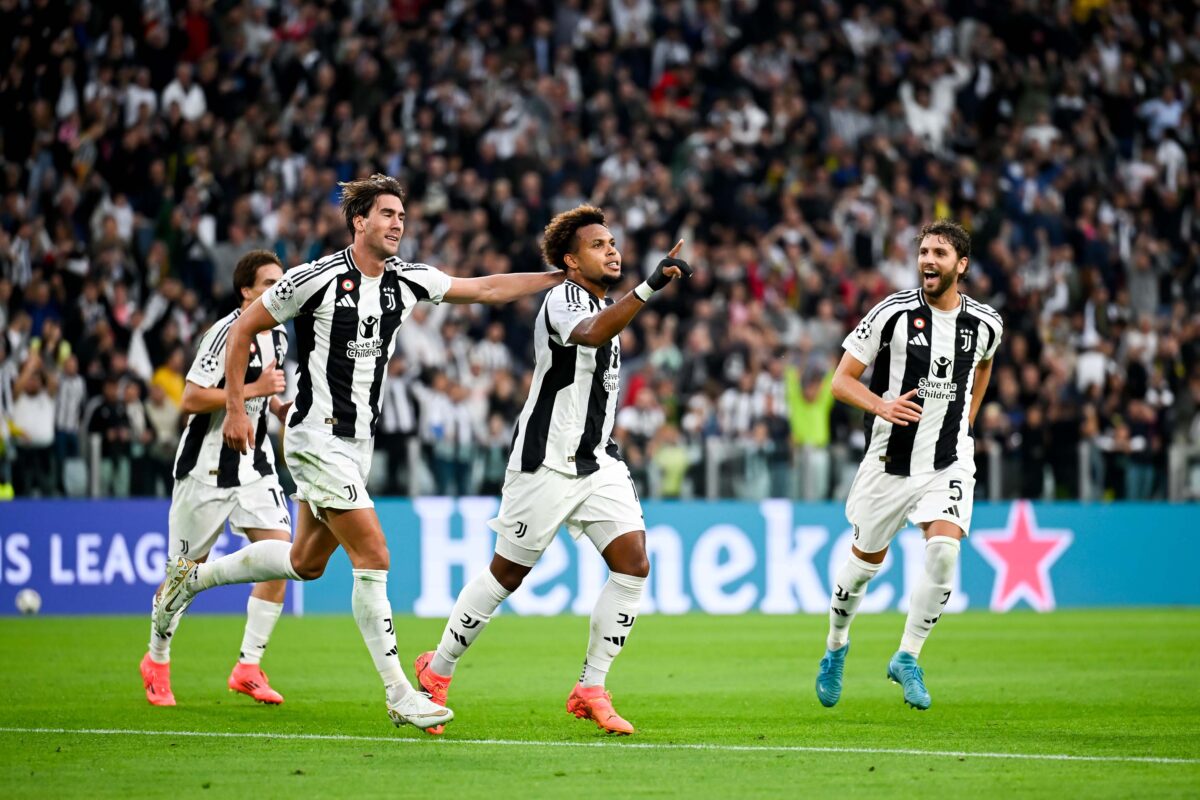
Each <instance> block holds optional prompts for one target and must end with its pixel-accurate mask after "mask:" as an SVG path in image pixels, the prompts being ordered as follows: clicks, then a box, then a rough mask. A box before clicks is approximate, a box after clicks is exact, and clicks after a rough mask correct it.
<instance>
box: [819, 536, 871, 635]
mask: <svg viewBox="0 0 1200 800" xmlns="http://www.w3.org/2000/svg"><path fill="white" fill-rule="evenodd" d="M882 567H883V564H882V563H880V564H869V563H867V562H866V561H863V560H862V559H861V558H859V557H858V556H856V555H854V554H853V553H851V554H850V557H849V558H847V559H846V563H845V564H843V565H842V568H841V569H840V570H838V574H837V577H835V578H834V579H833V597H832V598H831V599H830V601H829V638H828V639H826V641H825V646H826V647H828V648H829V649H830V650H838V649H841V648H842V647H845V645H846V642H848V641H849V640H850V623H851V622H853V621H854V615H855V614H856V613H858V606H859V604H860V603H861V602H862V599H863V595H865V594H866V593H867V584H868V583H870V581H871V578H874V577H875V576H876V575H877V574H878V573H879V570H880V569H881V568H882Z"/></svg>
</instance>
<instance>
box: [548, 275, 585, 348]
mask: <svg viewBox="0 0 1200 800" xmlns="http://www.w3.org/2000/svg"><path fill="white" fill-rule="evenodd" d="M545 313H546V325H547V326H548V327H549V328H550V334H551V335H552V336H555V337H556V338H557V339H558V341H559V343H560V344H563V345H569V344H570V343H571V341H570V339H571V331H573V330H575V326H577V325H578V324H579V323H580V322H583V321H584V320H585V319H587V318H588V317H591V316H593V315H594V314H595V313H596V309H594V308H593V307H592V305H591V304H590V303H589V302H588V299H587V297H586V296H584V293H583V290H582V289H580V288H579V287H577V286H574V285H573V284H569V283H564V284H561V285H559V286H556V287H554V288H553V289H551V290H550V294H549V295H547V296H546V312H545Z"/></svg>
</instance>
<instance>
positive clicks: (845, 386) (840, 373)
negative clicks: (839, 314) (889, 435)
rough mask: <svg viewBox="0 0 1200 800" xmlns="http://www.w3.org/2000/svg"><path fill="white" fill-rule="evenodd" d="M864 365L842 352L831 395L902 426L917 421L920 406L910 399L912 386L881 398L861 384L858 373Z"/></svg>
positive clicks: (860, 374) (918, 419)
mask: <svg viewBox="0 0 1200 800" xmlns="http://www.w3.org/2000/svg"><path fill="white" fill-rule="evenodd" d="M866 369H867V365H866V364H864V363H863V362H861V361H859V360H858V359H857V358H855V357H854V356H852V355H850V354H849V353H844V354H842V360H841V362H840V363H839V364H838V366H837V371H836V372H834V373H833V386H832V388H833V396H834V397H836V398H837V399H838V400H841V401H842V402H843V403H848V404H849V405H852V406H854V407H855V408H861V409H862V410H863V411H866V412H867V413H868V414H874V415H875V416H877V417H882V418H883V419H885V420H887V421H888V422H890V423H892V424H893V425H899V426H901V427H906V426H907V425H908V423H909V422H920V421H921V406H920V405H919V404H918V403H917V402H916V401H915V400H913V399H912V398H913V396H914V395H915V394H916V393H917V390H916V389H911V390H909V391H907V392H905V393H904V394H902V395H900V396H899V397H897V398H895V399H892V400H884V399H883V398H882V397H880V396H879V395H877V394H875V393H874V392H872V391H871V390H870V389H868V388H867V387H866V386H865V385H864V384H863V382H862V374H863V372H865V371H866Z"/></svg>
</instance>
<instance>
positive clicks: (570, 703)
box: [567, 683, 633, 736]
mask: <svg viewBox="0 0 1200 800" xmlns="http://www.w3.org/2000/svg"><path fill="white" fill-rule="evenodd" d="M567 711H569V712H571V713H572V714H574V715H575V716H577V717H579V718H580V719H590V720H591V721H592V722H594V723H596V727H598V728H599V729H600V730H602V731H605V732H607V733H615V734H618V735H620V736H628V735H629V734H631V733H633V725H631V724H629V722H628V720H626V719H624V718H623V717H622V716H621V715H620V714H618V713H617V712H616V710H615V709H614V708H613V704H612V695H611V694H609V693H608V692H606V691H605V690H604V687H603V686H584V685H583V684H581V683H577V684H575V688H574V689H573V690H572V691H571V696H570V697H568V698H567Z"/></svg>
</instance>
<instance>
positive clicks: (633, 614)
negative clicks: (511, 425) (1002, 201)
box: [415, 205, 692, 734]
mask: <svg viewBox="0 0 1200 800" xmlns="http://www.w3.org/2000/svg"><path fill="white" fill-rule="evenodd" d="M682 245H683V242H682V241H681V242H679V243H678V244H676V245H675V248H674V249H673V250H671V253H670V255H668V256H667V257H666V258H664V259H663V260H662V261H661V262H659V264H658V267H657V268H656V269H655V270H654V273H653V274H651V275H650V277H649V278H647V279H646V281H645V282H643V283H642V284H640V285H639V286H637V288H635V289H634V290H633V291H631V292H629V293H628V294H627V295H625V296H624V297H622V298H621V299H620V300H619V301H617V302H614V301H613V300H612V298H610V297H608V290H609V288H610V287H612V286H615V285H616V284H617V283H619V282H620V280H621V253H620V252H619V251H618V250H617V243H616V239H614V238H613V235H612V233H611V232H610V231H609V230H608V228H607V227H606V224H605V219H604V212H602V211H601V210H600V209H598V208H594V207H592V206H586V205H585V206H579V207H578V208H575V209H572V210H570V211H565V212H563V213H562V214H559V215H558V216H556V217H555V218H554V219H553V220H551V221H550V224H549V225H548V226H546V234H545V238H544V239H543V242H542V254H543V255H544V256H545V259H546V261H547V262H548V263H549V264H550V265H551V266H555V267H558V268H559V269H560V270H563V272H564V273H565V274H566V275H567V280H566V282H565V283H563V284H562V285H561V286H559V287H556V288H555V289H553V290H552V291H551V292H550V293H549V294H548V295H547V296H546V301H545V303H544V304H543V305H542V308H541V310H540V311H539V312H538V315H537V320H536V323H535V325H536V328H535V333H534V351H535V353H534V354H535V358H536V362H537V363H536V366H535V367H534V373H533V382H532V384H531V386H530V389H529V398H528V399H527V400H526V402H525V407H524V409H523V410H522V411H521V415H520V417H519V418H518V420H517V430H516V433H515V435H514V437H513V449H512V455H511V456H510V458H509V461H508V471H507V474H506V476H505V480H504V488H503V491H502V498H501V501H500V513H499V516H498V517H496V519H493V520H491V522H490V525H491V527H492V529H493V530H495V531H496V533H497V534H498V536H497V538H496V553H495V555H494V556H493V558H492V563H491V566H490V567H489V568H488V569H486V570H484V571H483V572H482V573H480V574H479V575H477V576H476V577H475V578H474V579H473V580H472V581H471V582H470V583H468V584H467V585H466V586H465V587H463V590H462V593H461V594H459V596H458V600H457V602H456V603H455V604H454V610H453V611H452V612H451V614H450V619H449V620H448V621H447V623H446V629H445V631H444V632H443V633H442V640H441V642H440V643H439V644H438V647H437V650H435V651H431V652H428V653H423V654H421V655H420V656H419V657H418V658H417V661H416V664H415V667H416V671H417V680H418V681H419V682H420V684H421V686H422V688H424V689H425V691H427V692H429V694H430V696H431V697H432V698H433V699H434V700H435V701H436V702H439V703H443V704H444V703H445V702H446V693H447V691H448V690H449V688H450V680H451V678H452V677H453V675H454V668H455V666H457V664H458V661H459V659H460V658H462V656H463V654H464V653H465V652H466V651H467V648H468V647H470V646H471V643H472V642H474V641H475V640H476V639H477V638H478V637H479V634H480V633H482V632H483V629H484V628H485V627H486V626H487V624H488V621H489V620H491V618H492V615H493V614H494V613H495V611H496V608H497V607H499V605H500V604H501V603H502V602H504V599H505V598H506V597H508V596H509V595H510V594H512V592H514V591H516V589H517V587H518V586H520V585H521V581H523V580H524V579H525V576H526V575H528V574H529V571H530V570H531V569H532V568H533V566H534V565H535V564H536V563H537V561H538V559H539V558H540V557H541V555H542V553H543V552H544V551H545V549H546V548H547V547H549V546H550V542H551V541H552V540H553V539H554V536H555V535H556V534H557V533H558V529H559V527H560V526H561V525H563V524H564V523H565V524H566V526H567V531H568V532H569V533H570V534H571V535H572V536H573V537H575V538H576V539H578V538H579V537H580V536H586V537H587V538H588V539H590V540H591V542H592V544H594V545H595V546H596V549H597V550H598V551H599V552H600V554H601V556H603V558H604V560H605V562H606V563H607V564H608V568H609V576H608V581H607V582H606V583H605V584H604V588H603V589H602V590H601V591H600V596H599V598H598V599H597V600H596V606H595V608H594V609H593V610H592V624H591V634H590V636H589V639H588V646H587V656H586V658H585V659H584V662H583V674H582V675H581V676H580V679H579V682H578V684H576V686H575V688H574V689H573V690H572V691H571V694H570V696H569V697H568V698H567V710H568V711H569V712H570V713H572V714H574V715H575V716H577V717H579V718H581V719H591V720H592V721H593V722H595V723H596V725H597V726H599V727H600V728H601V729H602V730H605V731H608V732H610V733H618V734H630V733H633V726H632V725H631V724H629V722H627V721H626V720H624V719H623V718H621V716H620V715H619V714H617V712H616V711H615V710H614V709H613V705H612V698H611V696H610V695H609V694H608V692H607V691H605V688H604V679H605V676H606V675H607V674H608V671H609V668H610V667H611V666H612V663H613V660H614V659H615V658H616V657H617V655H618V654H619V653H620V652H621V648H622V647H624V646H625V644H626V643H627V641H628V639H629V634H630V632H631V631H632V629H633V623H634V620H635V619H636V618H637V614H638V608H639V606H640V605H641V600H642V591H643V589H644V587H645V584H646V576H647V575H648V574H649V572H650V564H649V561H648V560H647V558H646V533H645V527H646V524H645V522H644V521H643V517H642V508H641V503H640V501H639V500H638V496H637V491H636V489H635V488H634V486H633V480H632V478H630V475H629V469H628V468H627V467H626V466H625V463H624V462H623V461H621V459H620V455H619V454H618V452H617V446H616V444H615V443H613V441H612V439H611V438H609V435H610V434H611V432H612V428H613V420H614V417H615V415H616V408H617V388H618V385H619V379H620V367H621V344H620V340H619V338H618V336H619V334H620V333H621V331H622V330H624V329H625V326H626V325H628V324H629V322H630V321H631V320H632V319H633V317H634V315H636V314H637V313H638V311H640V310H641V309H642V306H644V305H645V303H646V301H647V300H649V299H650V297H651V295H653V294H654V293H655V292H656V291H658V290H660V289H662V288H664V287H665V286H666V285H667V284H668V283H670V282H671V280H672V279H675V278H680V277H683V276H685V275H690V274H691V273H692V270H691V267H689V266H688V264H687V262H685V261H682V260H680V259H678V258H676V257H675V256H677V255H678V254H679V249H680V247H681V246H682ZM426 730H427V731H428V732H430V733H441V728H440V727H439V726H434V727H430V728H427V729H426Z"/></svg>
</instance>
